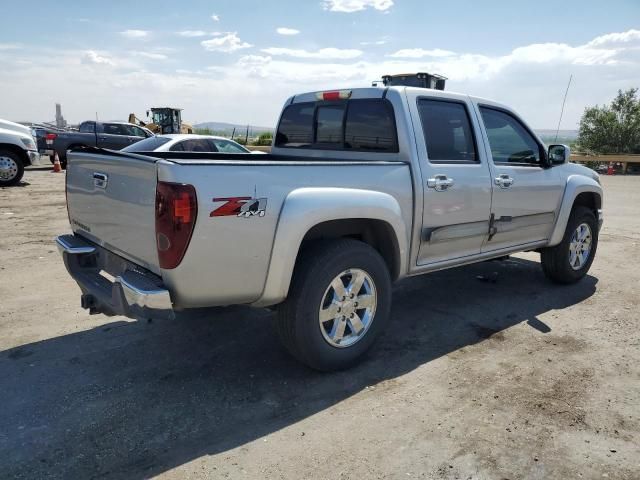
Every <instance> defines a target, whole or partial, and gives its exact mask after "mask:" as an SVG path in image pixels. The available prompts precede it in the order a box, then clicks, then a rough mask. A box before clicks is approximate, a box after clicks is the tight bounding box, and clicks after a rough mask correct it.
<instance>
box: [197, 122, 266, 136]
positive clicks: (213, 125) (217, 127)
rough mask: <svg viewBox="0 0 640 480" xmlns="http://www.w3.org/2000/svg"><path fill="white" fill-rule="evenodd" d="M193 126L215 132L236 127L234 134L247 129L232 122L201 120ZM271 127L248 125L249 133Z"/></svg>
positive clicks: (230, 130) (231, 130)
mask: <svg viewBox="0 0 640 480" xmlns="http://www.w3.org/2000/svg"><path fill="white" fill-rule="evenodd" d="M194 127H195V128H208V129H209V130H213V131H215V132H229V133H231V132H233V129H234V128H235V129H236V134H239V133H240V132H246V131H247V125H246V124H245V125H238V124H234V123H226V122H202V123H197V124H195V125H194ZM273 131H274V129H273V127H260V126H257V125H249V133H253V134H254V135H255V134H256V133H262V132H272V133H273Z"/></svg>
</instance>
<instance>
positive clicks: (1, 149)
mask: <svg viewBox="0 0 640 480" xmlns="http://www.w3.org/2000/svg"><path fill="white" fill-rule="evenodd" d="M28 165H40V154H39V153H38V146H37V144H36V141H35V139H34V138H33V134H32V131H31V129H30V128H29V127H25V126H24V125H20V124H19V123H14V122H10V121H8V120H0V187H8V186H10V185H15V184H16V183H18V182H19V181H20V180H21V179H22V176H23V175H24V167H26V166H28Z"/></svg>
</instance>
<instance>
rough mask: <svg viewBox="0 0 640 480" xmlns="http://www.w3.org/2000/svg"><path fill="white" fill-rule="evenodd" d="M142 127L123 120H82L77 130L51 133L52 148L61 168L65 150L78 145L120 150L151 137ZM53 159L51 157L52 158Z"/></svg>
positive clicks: (65, 159) (65, 156)
mask: <svg viewBox="0 0 640 480" xmlns="http://www.w3.org/2000/svg"><path fill="white" fill-rule="evenodd" d="M152 136H153V133H151V131H150V130H147V129H146V128H144V127H140V126H138V125H133V124H131V123H125V122H104V123H103V122H94V121H88V122H82V123H81V124H80V126H79V127H78V131H77V132H63V133H51V134H49V135H48V136H47V139H52V140H53V146H52V149H53V151H54V152H55V153H57V154H58V158H59V159H60V163H61V164H62V166H63V168H64V167H66V164H67V151H68V150H72V149H74V148H78V147H100V148H108V149H112V150H120V149H122V148H124V147H127V146H129V145H131V144H132V143H136V142H139V141H140V140H144V139H145V138H149V137H152ZM52 161H53V158H52Z"/></svg>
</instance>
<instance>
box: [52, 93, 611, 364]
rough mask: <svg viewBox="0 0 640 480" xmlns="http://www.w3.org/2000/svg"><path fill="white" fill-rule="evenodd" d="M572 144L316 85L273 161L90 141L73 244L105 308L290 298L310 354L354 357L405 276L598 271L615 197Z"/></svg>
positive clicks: (419, 99) (406, 101) (72, 259)
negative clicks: (525, 255)
mask: <svg viewBox="0 0 640 480" xmlns="http://www.w3.org/2000/svg"><path fill="white" fill-rule="evenodd" d="M569 153H570V151H569V147H567V146H564V145H551V146H549V147H548V148H546V147H545V146H544V144H543V143H542V142H541V141H540V139H539V138H538V137H537V136H536V135H535V134H534V133H533V130H532V129H531V128H530V127H529V126H528V125H527V124H526V123H524V122H523V121H522V119H521V118H520V117H519V116H518V115H517V114H516V113H515V112H514V111H513V110H512V109H510V108H509V107H507V106H505V105H501V104H499V103H496V102H493V101H490V100H485V99H481V98H475V97H470V96H467V95H462V94H456V93H449V92H443V91H437V90H430V89H425V88H413V87H404V86H392V87H388V88H358V89H352V90H341V91H326V92H312V93H304V94H300V95H295V96H294V97H291V98H290V99H289V100H287V102H286V104H285V106H284V109H283V111H282V113H281V116H280V120H279V125H278V128H277V132H276V137H275V140H274V145H273V149H272V153H271V154H267V155H262V156H260V157H255V156H252V155H234V154H219V153H210V154H206V155H205V154H202V153H190V152H160V151H156V152H153V153H152V154H147V155H137V154H135V153H132V152H117V153H115V152H107V151H104V150H91V151H85V152H77V153H72V154H71V157H72V159H73V161H72V162H71V163H70V168H69V171H68V173H67V195H68V203H67V205H68V212H69V219H70V222H71V228H72V230H73V233H72V234H70V235H62V236H60V237H58V239H57V243H58V246H59V248H60V250H61V252H62V254H63V257H64V262H65V265H66V267H67V270H68V271H69V273H70V274H71V276H72V277H73V278H74V279H75V280H76V282H77V283H78V285H79V286H80V289H81V292H82V296H81V304H82V306H83V307H84V308H86V309H88V310H89V312H90V313H104V314H107V315H127V316H130V317H133V318H136V317H137V318H149V317H156V316H157V317H159V316H167V317H171V316H172V315H173V312H174V311H175V310H182V309H189V308H196V307H208V306H215V305H231V304H248V305H252V306H255V307H272V308H274V309H275V310H276V314H275V315H276V316H275V324H276V326H277V327H276V328H277V331H278V334H279V336H280V339H281V340H282V342H283V344H284V345H285V347H286V348H287V349H288V350H289V351H290V352H291V353H292V354H293V355H294V356H295V357H296V358H298V359H299V360H300V361H302V362H304V363H305V364H307V365H309V366H311V367H313V368H315V369H318V370H323V371H327V370H336V369H341V368H345V367H348V366H350V365H353V364H354V363H355V362H356V361H358V360H359V359H360V358H361V357H362V355H363V354H364V353H365V352H366V351H367V350H368V349H369V347H370V346H371V345H372V343H373V342H374V340H375V339H376V337H378V336H379V335H380V333H381V332H382V330H383V329H384V327H385V326H386V324H387V323H388V322H389V320H390V318H389V312H390V307H391V292H392V289H391V285H392V282H393V281H396V280H398V279H401V278H403V277H407V276H413V275H419V274H425V273H429V272H433V271H436V270H441V269H444V268H450V267H455V266H459V265H465V264H469V263H473V262H481V261H485V260H488V259H491V258H497V257H503V256H505V255H509V254H511V253H515V252H521V251H533V250H535V251H539V252H540V253H541V260H542V269H543V271H544V273H545V274H546V276H547V277H549V278H550V279H551V280H552V281H554V282H557V283H573V282H577V281H578V280H580V279H581V278H583V277H584V276H585V275H586V273H587V272H588V270H589V267H590V266H591V262H592V261H593V258H594V255H595V253H596V247H597V245H598V232H599V230H600V226H601V224H602V220H603V217H602V198H603V192H602V188H601V186H600V182H599V177H598V174H597V173H595V172H593V171H592V170H590V169H588V168H585V167H582V166H580V165H576V164H570V163H568V159H569ZM203 158H205V159H206V160H205V161H203ZM102 271H106V272H108V273H109V274H110V275H111V277H112V279H111V280H107V279H106V278H105V277H104V276H102V275H101V272H102ZM523 281H526V280H525V279H524V277H523ZM498 294H499V292H498ZM427 312H428V310H427Z"/></svg>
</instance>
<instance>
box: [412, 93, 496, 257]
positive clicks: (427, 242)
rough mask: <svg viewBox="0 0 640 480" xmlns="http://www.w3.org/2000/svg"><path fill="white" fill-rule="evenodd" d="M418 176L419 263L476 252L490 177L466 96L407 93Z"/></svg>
mask: <svg viewBox="0 0 640 480" xmlns="http://www.w3.org/2000/svg"><path fill="white" fill-rule="evenodd" d="M409 101H410V103H411V111H412V115H413V116H414V117H415V118H414V122H413V123H414V125H416V126H418V125H421V127H422V128H419V127H418V128H416V139H417V143H418V153H419V158H420V160H421V163H420V168H421V171H422V179H423V191H424V195H423V202H424V208H423V218H422V222H423V223H422V225H423V228H422V235H421V241H420V249H419V253H418V261H417V263H418V265H428V264H435V263H438V262H443V261H451V260H456V259H460V258H463V257H468V256H472V255H476V254H479V253H480V249H481V247H482V243H483V241H484V240H485V239H486V237H487V233H488V230H489V216H490V207H491V178H490V172H489V167H488V165H487V159H486V158H485V157H486V156H485V154H484V152H483V150H482V149H478V144H479V142H480V139H477V138H476V134H475V132H477V131H478V124H477V119H476V118H475V116H474V115H472V111H473V106H472V105H471V103H470V102H469V100H468V99H467V97H462V96H461V97H460V98H459V99H457V98H451V97H449V96H447V97H439V96H422V95H417V96H416V97H415V99H413V98H411V97H409Z"/></svg>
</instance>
